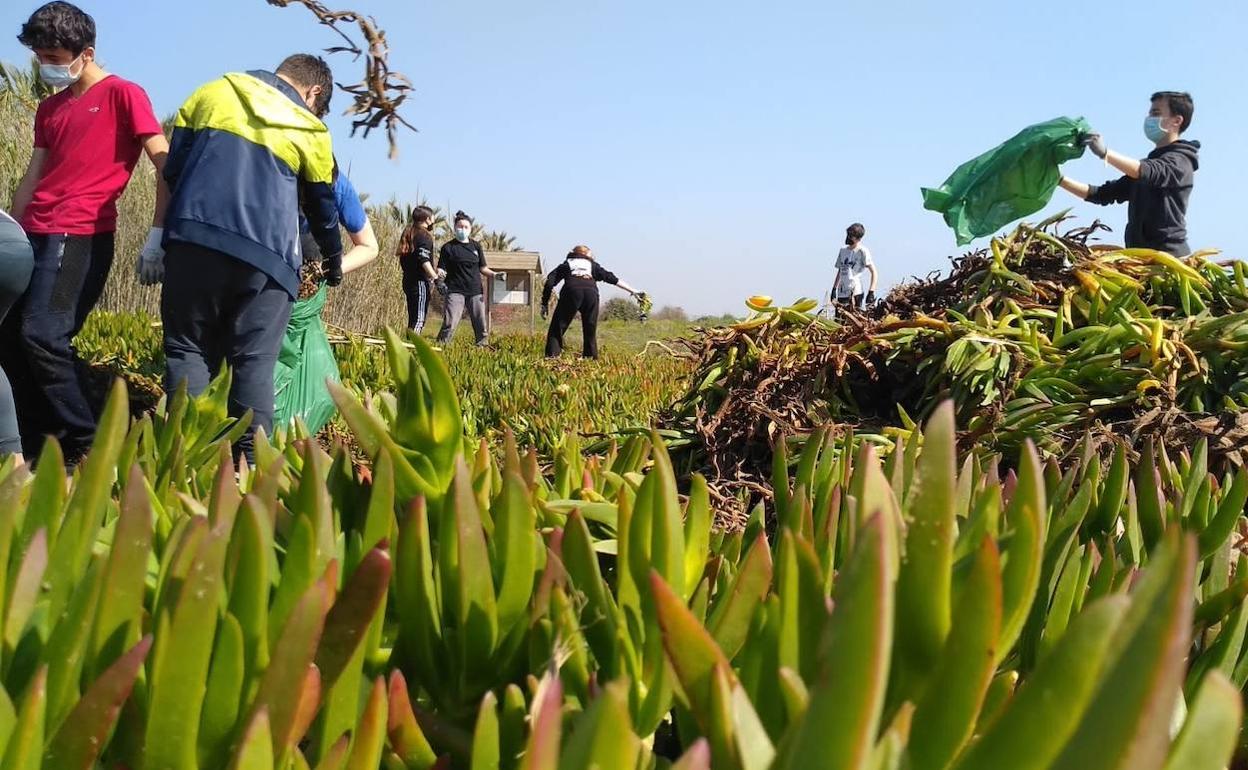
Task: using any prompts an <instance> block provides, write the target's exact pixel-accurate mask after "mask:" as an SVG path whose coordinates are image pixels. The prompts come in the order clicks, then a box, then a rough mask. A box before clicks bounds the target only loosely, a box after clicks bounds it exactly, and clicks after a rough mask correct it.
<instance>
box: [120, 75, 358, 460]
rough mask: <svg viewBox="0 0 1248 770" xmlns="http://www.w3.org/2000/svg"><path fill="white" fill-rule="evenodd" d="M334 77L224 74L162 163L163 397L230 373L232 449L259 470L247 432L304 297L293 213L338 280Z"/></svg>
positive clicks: (259, 421) (200, 93)
mask: <svg viewBox="0 0 1248 770" xmlns="http://www.w3.org/2000/svg"><path fill="white" fill-rule="evenodd" d="M332 92H333V79H332V76H331V73H330V70H329V66H328V65H327V64H326V63H325V61H324V60H323V59H321V58H320V57H317V56H311V55H307V54H297V55H295V56H291V57H289V58H287V59H286V60H285V61H283V62H282V63H281V65H280V66H279V67H278V68H277V71H276V72H265V71H252V72H247V73H230V74H227V75H225V76H224V77H222V78H220V79H218V80H214V81H212V82H211V83H208V84H206V85H204V86H201V87H200V88H199V90H197V91H196V92H195V93H194V94H192V95H191V98H190V99H188V100H187V101H186V103H185V104H183V105H182V107H181V109H179V110H178V114H177V119H176V122H175V123H174V129H173V137H172V139H171V142H170V150H169V158H168V160H167V161H166V163H165V172H164V174H165V180H166V181H167V182H168V183H169V191H170V202H169V210H168V212H167V213H166V215H165V233H164V246H165V253H164V257H163V261H162V260H161V259H160V258H159V257H157V258H155V259H151V260H147V261H145V262H144V264H142V265H141V266H140V280H141V282H143V283H146V284H151V283H156V282H159V281H160V280H162V279H163V281H164V288H163V291H162V293H161V301H160V316H161V320H162V321H163V323H164V348H165V359H166V369H165V385H166V388H167V389H169V390H170V392H172V389H174V388H177V387H178V386H180V385H182V384H185V385H186V387H187V389H188V391H189V392H190V393H191V394H192V395H194V394H198V393H201V392H203V391H204V390H205V389H206V388H207V386H208V383H209V381H210V380H211V378H212V377H213V376H215V375H216V374H217V372H218V371H219V369H220V367H221V364H223V363H226V364H229V366H230V368H231V369H232V370H233V381H232V383H231V386H230V399H229V411H230V415H231V416H234V417H241V416H242V415H243V414H245V413H246V412H247V411H248V410H250V411H251V412H252V415H253V418H252V422H251V425H250V427H249V428H248V430H247V432H246V434H244V436H243V437H242V438H241V439H239V442H238V446H237V449H236V451H238V452H240V453H242V454H244V455H245V456H246V457H247V459H248V460H249V461H254V453H253V446H254V439H253V436H254V432H255V430H256V428H261V427H262V428H264V429H265V431H266V432H269V431H271V430H272V428H273V409H274V401H273V367H274V364H275V363H276V361H277V356H278V353H279V351H280V349H281V344H282V335H283V333H284V332H285V331H286V325H287V322H288V321H289V319H290V311H291V306H292V305H293V303H294V300H295V297H296V295H297V294H298V291H299V268H300V267H301V265H302V262H303V255H302V248H301V245H300V236H299V232H300V221H301V220H300V214H301V212H302V214H303V215H304V216H306V220H307V225H308V227H309V228H310V231H311V235H312V237H313V239H314V240H315V241H316V244H317V246H318V247H319V250H320V258H321V261H322V264H323V266H324V267H325V275H326V282H327V283H328V284H329V285H330V286H337V285H338V284H339V283H341V282H342V238H341V235H340V234H339V230H338V212H337V208H336V203H335V198H334V188H333V181H334V174H335V167H334V158H333V149H332V146H331V142H330V135H329V130H328V129H327V128H326V126H325V124H324V123H322V122H321V121H320V120H319V119H318V118H317V117H316V116H317V115H318V114H323V113H324V110H325V109H327V107H328V105H329V98H330V95H331V93H332Z"/></svg>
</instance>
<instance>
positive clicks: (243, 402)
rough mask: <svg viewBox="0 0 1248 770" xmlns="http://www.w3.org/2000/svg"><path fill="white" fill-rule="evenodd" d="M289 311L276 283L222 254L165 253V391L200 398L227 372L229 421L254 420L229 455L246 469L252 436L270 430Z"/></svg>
mask: <svg viewBox="0 0 1248 770" xmlns="http://www.w3.org/2000/svg"><path fill="white" fill-rule="evenodd" d="M293 304H294V300H293V298H292V297H291V296H290V295H289V294H287V293H286V290H285V289H283V288H282V287H281V286H280V285H278V283H277V282H276V281H274V280H273V279H272V278H270V277H269V276H268V275H266V274H265V273H263V272H261V271H260V270H257V269H256V268H254V267H252V266H251V265H249V264H247V263H246V262H243V261H241V260H237V259H234V258H233V257H231V256H229V255H228V254H223V253H221V252H219V251H214V250H212V249H206V248H203V247H202V246H196V245H193V244H189V243H182V242H179V241H173V242H171V243H169V244H168V246H167V247H166V249H165V287H164V290H163V291H162V292H161V295H160V317H161V320H162V321H163V322H164V327H165V367H166V368H165V387H166V389H168V390H169V391H170V392H172V391H173V389H174V388H176V387H178V385H180V384H181V383H182V382H185V383H186V387H187V391H188V392H189V393H190V394H191V395H198V394H200V393H203V392H204V390H205V389H206V388H207V387H208V383H209V382H210V381H211V379H212V378H213V377H214V376H215V375H216V374H217V373H218V372H219V371H220V369H221V364H223V363H225V364H229V366H230V369H231V370H233V381H232V383H231V385H230V401H229V413H230V416H232V417H242V416H243V415H244V414H246V413H247V411H248V410H251V413H252V421H251V426H250V427H249V428H248V429H247V432H246V433H245V434H244V435H243V437H242V438H240V439H239V441H238V445H237V446H236V448H235V449H236V452H238V453H242V454H244V455H246V457H247V460H248V462H251V463H254V462H255V431H256V429H257V428H264V430H265V432H266V433H271V432H272V430H273V406H274V403H273V402H274V397H273V367H274V365H275V364H276V363H277V354H278V352H280V350H281V347H282V337H283V336H284V335H285V333H286V325H287V323H289V322H290V309H291V306H292V305H293Z"/></svg>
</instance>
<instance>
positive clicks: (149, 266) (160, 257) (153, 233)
mask: <svg viewBox="0 0 1248 770" xmlns="http://www.w3.org/2000/svg"><path fill="white" fill-rule="evenodd" d="M164 236H165V228H163V227H153V228H152V229H151V230H149V231H148V233H147V243H145V244H143V250H142V251H140V252H139V283H140V284H142V285H143V286H155V285H156V284H158V283H160V282H161V281H163V280H165V249H164V247H163V246H161V245H160V242H161V239H163V238H164Z"/></svg>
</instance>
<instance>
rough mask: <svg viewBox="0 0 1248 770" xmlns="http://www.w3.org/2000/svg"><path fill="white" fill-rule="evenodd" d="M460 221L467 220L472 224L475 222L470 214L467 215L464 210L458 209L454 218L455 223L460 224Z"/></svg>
mask: <svg viewBox="0 0 1248 770" xmlns="http://www.w3.org/2000/svg"><path fill="white" fill-rule="evenodd" d="M460 222H467V223H468V224H472V223H473V222H472V217H470V216H468V215H467V214H465V213H464V212H463V211H456V212H455V219H454V223H455V224H459V223H460Z"/></svg>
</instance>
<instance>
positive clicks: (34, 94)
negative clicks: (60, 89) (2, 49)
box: [0, 59, 55, 112]
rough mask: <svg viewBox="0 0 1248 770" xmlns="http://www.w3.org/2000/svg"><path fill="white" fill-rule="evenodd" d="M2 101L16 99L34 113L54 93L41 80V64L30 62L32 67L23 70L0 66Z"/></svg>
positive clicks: (34, 60)
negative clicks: (40, 103)
mask: <svg viewBox="0 0 1248 770" xmlns="http://www.w3.org/2000/svg"><path fill="white" fill-rule="evenodd" d="M0 84H3V87H0V99H15V100H17V101H18V102H19V103H21V104H22V105H23V106H25V107H26V108H27V109H29V110H31V111H32V112H33V111H34V110H35V108H37V107H38V106H39V102H41V101H43V100H44V99H46V98H48V97H49V96H51V95H52V94H53V93H55V92H54V90H53V89H52V87H51V86H49V85H48V84H47V83H45V82H43V80H41V79H40V78H39V62H38V60H37V59H31V60H30V66H29V67H27V68H25V69H23V68H21V67H16V66H13V65H10V64H0Z"/></svg>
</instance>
